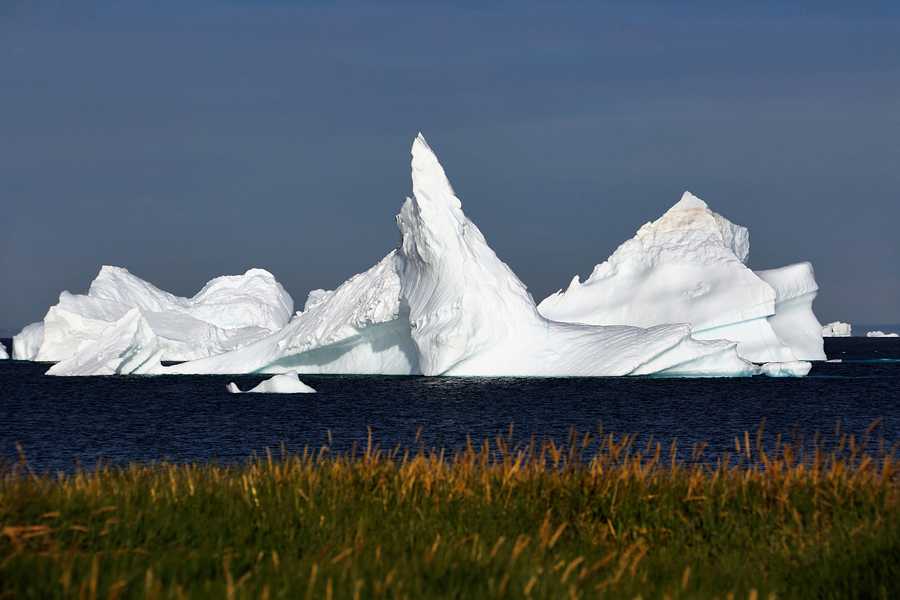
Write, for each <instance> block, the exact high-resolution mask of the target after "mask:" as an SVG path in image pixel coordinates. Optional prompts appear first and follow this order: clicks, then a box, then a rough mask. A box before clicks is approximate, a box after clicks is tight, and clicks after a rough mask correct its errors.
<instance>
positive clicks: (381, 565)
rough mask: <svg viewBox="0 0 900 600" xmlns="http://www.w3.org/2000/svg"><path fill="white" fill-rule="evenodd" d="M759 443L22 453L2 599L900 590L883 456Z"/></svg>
mask: <svg viewBox="0 0 900 600" xmlns="http://www.w3.org/2000/svg"><path fill="white" fill-rule="evenodd" d="M758 440H759V437H757V443H756V444H755V445H754V447H752V448H751V436H749V435H746V434H745V436H744V439H743V440H740V439H736V440H735V452H734V454H732V455H726V456H724V457H723V458H722V459H719V460H717V461H716V462H715V463H712V464H710V463H703V462H701V461H697V462H693V463H691V464H685V463H682V462H676V459H675V458H674V455H673V454H671V453H670V451H669V450H670V449H669V448H662V447H661V446H660V445H659V444H653V443H649V444H647V445H646V446H645V447H640V448H638V447H636V445H635V443H634V438H633V437H629V436H625V437H623V438H620V439H616V438H615V437H613V436H611V435H601V436H599V437H597V438H592V437H590V436H584V437H580V436H577V435H575V434H573V435H572V436H571V437H570V439H569V440H568V442H567V443H566V444H564V445H561V446H558V445H556V444H555V443H553V442H552V441H544V442H540V443H535V442H531V443H526V444H519V445H515V446H514V445H513V442H512V441H511V439H509V438H507V439H497V440H495V441H494V442H493V443H488V442H485V443H484V444H483V445H480V446H475V447H471V446H470V447H469V448H467V449H465V450H463V451H461V452H459V453H456V454H455V455H454V456H445V455H444V454H443V453H442V452H425V451H421V450H420V451H418V452H415V453H409V452H405V451H399V450H395V451H392V452H382V451H379V450H378V449H377V448H373V447H371V446H370V447H369V448H368V449H366V451H365V452H360V453H358V454H356V455H355V456H353V455H343V456H334V455H332V454H331V453H330V452H329V451H328V450H327V449H323V450H322V451H321V452H318V453H314V454H311V453H309V452H305V453H304V454H302V455H290V454H286V455H279V456H278V457H277V458H272V457H270V456H266V457H265V458H261V459H254V460H252V461H249V462H248V463H246V464H231V465H216V464H204V465H197V464H190V465H185V464H171V463H162V464H155V465H129V466H127V467H122V468H113V467H108V466H106V467H101V468H98V469H95V470H93V471H81V472H78V473H77V474H74V475H68V476H66V475H59V474H57V475H53V476H51V475H44V476H36V475H34V474H32V473H31V472H30V471H29V470H28V468H27V464H26V463H25V462H24V459H20V460H18V461H17V462H16V463H8V464H6V465H5V466H4V467H3V471H2V479H0V597H3V598H7V597H9V598H85V599H91V598H229V599H231V598H301V599H303V598H503V597H505V598H523V597H525V598H528V597H531V598H635V597H642V598H645V599H649V598H720V599H722V600H725V599H726V598H759V599H765V598H770V597H777V598H842V599H844V598H898V597H900V521H898V517H900V494H898V474H900V469H898V468H897V466H896V464H895V462H894V460H893V455H892V453H890V452H884V451H881V452H877V453H876V454H875V455H871V454H869V453H867V450H866V449H865V447H864V446H862V447H861V445H858V444H856V443H855V440H853V439H852V438H847V437H845V438H843V441H841V442H840V443H839V445H838V447H837V448H836V450H835V452H834V453H833V454H832V453H826V452H825V450H824V449H825V446H824V445H821V446H817V447H816V448H815V449H814V450H812V451H811V452H810V453H808V454H806V455H803V456H801V455H799V453H798V452H797V450H796V448H794V447H793V446H790V445H788V446H782V445H781V444H779V445H778V447H777V448H776V449H772V450H771V451H770V453H769V454H765V453H764V452H763V451H762V448H760V446H759V441H758ZM586 449H587V450H591V456H592V457H593V458H592V459H591V460H585V459H583V458H582V456H583V455H584V454H583V453H584V452H585V450H586ZM699 452H702V450H699V449H695V453H694V454H695V455H697V454H698V453H699Z"/></svg>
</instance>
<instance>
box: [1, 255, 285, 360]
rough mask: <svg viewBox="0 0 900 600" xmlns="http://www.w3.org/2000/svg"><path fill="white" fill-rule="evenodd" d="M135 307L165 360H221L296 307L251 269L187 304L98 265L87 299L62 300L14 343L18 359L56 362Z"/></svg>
mask: <svg viewBox="0 0 900 600" xmlns="http://www.w3.org/2000/svg"><path fill="white" fill-rule="evenodd" d="M135 307H136V308H139V309H140V311H141V314H142V315H143V317H144V318H145V319H146V321H147V323H148V324H149V326H150V328H151V330H152V331H153V332H154V333H155V334H156V335H157V337H158V343H159V346H160V348H162V350H163V360H169V361H183V360H193V359H196V358H201V357H205V356H210V355H215V354H221V353H223V352H227V351H229V350H232V349H234V348H237V347H241V346H243V345H246V344H249V343H252V342H254V341H256V340H259V339H262V338H263V337H266V336H268V335H270V334H272V333H273V332H275V331H278V330H279V329H281V328H282V327H284V326H285V325H286V324H287V323H288V322H289V321H290V319H291V314H292V313H293V310H294V303H293V300H292V299H291V297H290V295H288V294H287V292H285V291H284V288H283V287H282V286H281V284H279V283H278V282H277V281H276V280H275V278H274V277H273V276H272V274H271V273H269V272H267V271H264V270H262V269H251V270H249V271H247V272H246V273H245V274H244V275H240V276H225V277H218V278H216V279H213V280H212V281H210V282H209V283H208V284H206V286H205V287H204V288H203V289H202V290H201V291H200V292H199V293H198V294H197V295H195V296H194V297H193V298H181V297H178V296H174V295H172V294H169V293H168V292H164V291H162V290H160V289H158V288H156V287H155V286H153V285H152V284H150V283H148V282H146V281H144V280H142V279H140V278H138V277H135V276H134V275H132V274H131V273H129V272H128V271H127V270H126V269H123V268H119V267H110V266H104V267H103V268H102V269H101V270H100V274H99V275H98V276H97V278H96V279H95V280H94V281H93V283H92V284H91V288H90V291H89V292H88V293H87V295H81V294H78V295H76V294H70V293H69V292H63V293H62V294H60V297H59V302H58V303H57V304H56V305H55V306H53V307H51V308H50V310H49V311H47V315H46V316H45V317H44V320H43V321H42V322H40V323H34V324H32V325H29V326H28V327H26V328H25V329H24V330H23V331H22V332H21V333H20V334H19V335H17V336H16V337H15V338H14V341H13V346H14V354H15V356H16V358H18V359H20V360H36V361H48V362H58V361H62V360H65V359H67V358H70V357H72V356H73V355H74V354H75V350H76V348H77V347H78V345H79V344H80V343H81V342H83V341H84V340H96V339H98V338H99V337H100V335H101V333H103V332H104V331H106V330H107V328H108V327H109V325H110V324H111V323H115V322H116V321H118V320H119V319H121V318H122V317H123V316H124V315H125V314H126V313H128V312H129V310H130V309H132V308H135Z"/></svg>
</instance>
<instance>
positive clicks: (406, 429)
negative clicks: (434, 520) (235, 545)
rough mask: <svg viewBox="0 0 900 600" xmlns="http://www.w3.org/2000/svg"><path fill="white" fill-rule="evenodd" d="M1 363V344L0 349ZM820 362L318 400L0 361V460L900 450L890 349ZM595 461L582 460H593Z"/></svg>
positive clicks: (894, 349)
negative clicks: (842, 443)
mask: <svg viewBox="0 0 900 600" xmlns="http://www.w3.org/2000/svg"><path fill="white" fill-rule="evenodd" d="M6 343H7V347H9V340H6ZM825 350H826V353H827V355H828V358H829V360H830V361H835V360H840V361H841V362H820V363H814V365H813V369H812V371H811V373H810V375H809V376H807V377H802V378H769V377H752V378H736V379H670V378H654V377H633V378H631V377H621V378H620V377H616V378H582V377H573V378H507V377H497V378H429V377H372V376H312V375H308V376H302V377H301V380H302V381H304V382H305V383H307V384H309V385H311V386H312V387H313V388H315V389H316V390H317V392H318V393H316V394H297V395H279V394H230V393H228V392H227V391H226V389H225V386H226V384H228V383H229V382H231V381H234V382H236V383H237V384H238V386H239V387H240V388H241V389H249V388H250V387H252V386H254V385H255V384H257V383H259V382H260V381H262V380H263V379H265V378H266V377H265V376H261V375H238V376H214V375H199V376H190V375H177V376H176V375H173V376H118V377H48V376H46V375H44V372H45V371H46V370H47V368H48V365H47V364H40V363H28V362H19V361H0V457H5V459H6V460H7V461H13V460H17V459H18V449H17V444H18V446H19V447H21V448H22V451H23V452H24V454H25V456H26V457H27V459H28V462H29V464H30V466H31V467H32V469H33V470H34V471H35V472H39V473H40V472H43V471H46V470H50V471H69V472H71V471H73V470H75V469H76V468H78V467H79V466H80V467H87V468H92V467H94V466H96V465H97V464H98V462H100V461H102V462H110V463H114V464H119V465H125V464H127V463H129V462H140V463H150V462H153V461H160V460H163V459H168V460H172V461H188V462H193V461H211V460H217V461H220V462H228V461H243V460H247V459H249V458H250V457H252V456H253V455H254V453H255V454H256V455H258V456H265V454H266V450H267V449H269V450H271V451H272V453H273V454H275V455H280V453H281V451H282V448H285V449H286V450H287V451H288V452H301V453H302V452H303V450H304V448H308V449H309V450H310V451H314V452H319V451H320V450H321V448H322V447H323V446H327V447H328V451H330V452H350V451H352V449H353V447H354V445H356V446H357V448H360V447H361V448H365V445H366V443H367V441H368V438H369V433H370V432H371V439H372V441H373V443H374V444H377V445H378V446H379V447H380V448H382V449H393V448H395V447H397V446H398V445H399V446H401V447H405V448H410V449H415V448H418V447H420V446H422V447H424V448H425V449H432V448H434V449H440V448H443V449H445V450H447V451H448V452H452V451H453V450H454V449H457V448H460V447H461V446H463V445H464V444H465V443H466V442H467V439H468V440H471V441H472V443H482V442H483V441H484V440H485V439H489V440H494V439H495V438H496V437H497V436H502V437H507V436H508V435H509V432H510V426H512V432H513V438H514V439H515V440H516V441H524V442H527V441H528V440H530V439H531V438H532V437H534V438H535V439H537V440H540V439H542V438H543V437H545V436H546V437H550V438H553V439H554V440H555V441H556V442H557V443H560V442H565V441H566V440H567V438H568V436H569V433H570V431H571V430H573V429H574V430H577V431H578V432H580V433H581V434H584V433H585V432H589V433H591V434H592V435H597V434H598V432H599V431H600V430H601V427H602V431H603V433H604V434H610V433H612V434H614V435H615V436H616V438H618V437H619V436H621V435H625V434H637V439H636V441H637V444H638V445H641V444H645V443H647V442H649V441H650V440H651V436H652V439H653V440H654V441H659V442H661V443H662V444H663V446H664V448H666V451H668V448H669V446H670V445H671V444H672V442H673V440H674V441H675V442H676V444H677V448H678V449H679V451H680V453H681V456H682V457H685V458H690V455H691V449H692V447H693V445H694V444H702V443H706V444H707V449H706V451H705V453H704V455H703V458H704V459H706V460H713V461H715V459H716V458H717V457H719V456H721V454H722V453H723V452H726V451H729V452H733V451H734V438H735V436H740V437H741V438H743V434H744V431H749V432H750V434H751V436H753V438H754V439H755V435H756V433H757V431H758V430H759V428H760V426H761V425H763V423H764V427H763V434H762V436H763V437H762V439H763V444H764V445H766V446H768V447H774V444H775V442H776V439H777V438H778V436H781V441H782V442H784V441H789V442H794V443H798V444H803V445H805V446H804V447H806V448H809V447H810V444H812V443H813V442H814V441H815V440H817V439H818V440H821V438H822V436H825V438H826V441H825V443H826V444H830V443H831V441H833V440H834V439H835V433H836V432H839V433H840V434H843V433H848V434H852V435H854V436H855V437H856V439H857V441H858V440H859V439H860V438H861V437H862V436H863V435H864V434H865V431H866V429H867V428H868V427H869V426H870V425H872V424H873V423H874V424H875V425H874V427H872V428H871V439H872V442H871V444H872V446H871V447H872V449H873V450H874V449H876V448H877V443H878V442H879V440H880V441H881V442H883V443H884V444H885V445H886V446H885V447H886V448H888V449H889V448H890V447H891V446H893V445H894V444H897V443H898V442H900V391H898V390H900V340H898V339H897V338H829V339H826V341H825ZM588 453H589V452H588ZM0 461H2V459H0Z"/></svg>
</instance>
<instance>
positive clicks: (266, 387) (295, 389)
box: [225, 371, 316, 394]
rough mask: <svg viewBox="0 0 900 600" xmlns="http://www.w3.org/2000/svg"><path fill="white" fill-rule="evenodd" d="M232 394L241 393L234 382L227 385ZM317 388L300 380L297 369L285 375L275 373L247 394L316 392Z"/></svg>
mask: <svg viewBox="0 0 900 600" xmlns="http://www.w3.org/2000/svg"><path fill="white" fill-rule="evenodd" d="M225 387H226V388H227V389H228V391H229V392H231V393H232V394H240V393H241V389H240V388H239V387H238V386H237V384H235V383H234V382H232V383H229V384H228V385H227V386H225ZM315 392H316V390H314V389H313V388H311V387H310V386H308V385H306V384H305V383H303V382H302V381H300V377H298V376H297V371H288V372H287V373H285V374H284V375H274V376H272V377H270V378H268V379H266V380H265V381H263V382H261V383H260V384H259V385H257V386H256V387H254V388H253V389H249V390H247V392H246V393H247V394H314V393H315Z"/></svg>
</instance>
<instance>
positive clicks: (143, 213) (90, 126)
mask: <svg viewBox="0 0 900 600" xmlns="http://www.w3.org/2000/svg"><path fill="white" fill-rule="evenodd" d="M730 4H731V3H721V2H695V3H679V4H677V5H676V4H675V3H671V2H644V3H641V2H631V1H628V2H621V3H615V2H604V3H599V2H546V3H543V2H542V3H529V2H509V3H504V2H458V3H452V2H444V3H429V4H428V5H426V6H422V5H420V3H413V2H408V3H406V2H396V3H380V2H359V3H339V2H310V3H293V2H239V1H233V2H215V1H211V0H210V1H205V2H199V1H190V0H188V1H185V0H179V1H177V2H176V1H171V2H166V1H155V2H141V1H134V0H127V1H117V2H107V1H102V0H97V1H85V2H77V3H76V2H62V1H59V2H37V1H33V0H27V1H23V2H17V1H10V0H7V1H5V2H3V3H0V330H16V331H17V330H18V329H20V328H21V327H22V326H24V325H26V324H27V323H30V322H32V321H35V320H39V319H41V318H42V317H43V315H44V313H45V312H46V310H47V308H48V307H49V306H51V305H52V304H54V303H55V302H56V298H57V296H58V294H59V292H60V291H62V290H64V289H68V290H70V291H72V292H75V293H83V292H85V291H86V290H87V288H88V286H89V284H90V281H91V280H92V279H93V277H94V276H96V274H97V272H98V271H99V269H100V266H101V265H103V264H111V265H117V266H123V267H126V268H128V269H129V270H130V271H132V272H133V273H134V274H135V275H138V276H139V277H142V278H144V279H147V280H149V281H151V282H153V283H154V284H156V285H158V286H159V287H161V288H163V289H165V290H168V291H171V292H173V293H176V294H179V295H186V296H190V295H193V294H194V293H196V292H197V291H198V290H199V289H200V288H201V287H202V286H203V284H204V283H205V282H206V281H207V280H209V279H211V278H213V277H215V276H218V275H225V274H236V273H242V272H243V271H245V270H246V269H248V268H250V267H262V268H265V269H268V270H270V271H271V272H273V273H274V274H275V276H276V277H277V278H278V279H279V280H280V281H281V282H282V283H283V284H284V286H285V287H286V288H287V290H288V291H289V292H290V293H291V294H292V295H293V296H294V299H295V302H296V303H297V305H298V308H301V307H302V305H303V302H304V301H305V299H306V293H307V292H308V291H309V290H310V289H314V288H320V287H321V288H334V287H335V286H337V285H339V284H340V283H341V282H343V281H344V280H346V279H347V278H348V277H350V276H351V275H353V274H355V273H357V272H360V271H363V270H365V269H367V268H368V267H370V266H372V265H373V264H375V262H376V261H378V260H379V259H380V258H382V257H383V256H384V255H385V254H387V253H388V252H389V251H390V250H391V249H392V248H394V247H395V246H396V244H397V242H398V239H399V236H398V233H397V230H396V226H395V224H394V218H393V217H394V215H395V214H396V212H397V211H398V209H399V207H400V202H401V200H402V199H403V197H404V196H405V195H408V194H409V193H410V189H411V184H410V179H409V160H410V157H409V148H410V145H411V144H412V141H413V138H414V137H415V135H416V134H417V133H418V132H419V131H422V132H423V133H424V134H425V137H426V138H427V139H428V141H429V144H430V145H431V147H432V148H433V149H434V150H435V152H436V153H437V155H438V158H439V159H440V160H441V162H442V163H443V165H444V168H445V169H446V171H447V174H448V176H449V178H450V181H451V183H452V184H453V186H454V188H455V189H456V191H457V193H458V195H459V197H460V199H461V200H462V202H463V208H464V210H465V211H466V213H467V214H468V215H469V217H471V218H472V219H473V220H474V221H475V223H477V224H478V226H479V227H480V228H481V230H482V232H483V233H484V234H485V237H486V238H487V240H488V242H489V243H490V244H491V246H492V247H493V248H494V249H495V250H496V252H497V253H498V255H499V256H500V257H501V259H503V260H504V261H506V262H507V263H508V264H509V265H510V266H511V267H512V269H513V270H514V271H515V272H516V273H517V274H518V275H519V277H520V278H522V280H523V281H524V282H525V283H526V284H527V285H528V286H529V288H530V289H531V291H532V294H533V295H534V297H535V299H536V300H538V301H540V300H541V299H542V298H543V297H545V296H546V295H548V294H549V293H552V292H554V291H556V290H557V289H559V288H561V287H565V286H567V285H568V282H569V280H570V279H571V278H572V277H573V276H574V275H575V274H580V275H581V276H582V278H584V277H586V276H587V275H588V274H589V273H590V271H591V269H592V267H593V265H594V264H596V263H598V262H601V261H602V260H604V259H605V258H606V257H607V256H608V255H609V254H610V253H611V252H612V251H613V250H615V248H616V247H617V246H618V245H619V244H620V243H622V242H624V241H625V240H626V239H628V238H630V237H632V236H633V235H634V233H635V231H636V230H637V229H638V227H640V226H641V225H642V224H643V223H645V222H647V221H650V220H654V219H656V218H657V217H659V216H660V215H661V214H662V213H663V212H664V211H665V210H666V209H667V208H668V207H669V206H671V205H672V204H674V203H675V202H677V201H678V200H679V198H680V197H681V194H682V193H683V192H684V191H685V190H690V191H691V192H693V193H694V194H696V195H697V196H699V197H700V198H702V199H704V200H705V201H706V202H707V203H708V204H709V205H710V207H711V208H712V209H713V210H715V211H717V212H719V213H721V214H722V215H724V216H725V217H727V218H728V219H730V220H732V221H734V222H735V223H739V224H741V225H744V226H746V227H748V228H749V229H750V244H751V246H750V262H749V264H750V266H751V267H752V268H755V269H760V268H772V267H777V266H782V265H785V264H788V263H791V262H798V261H803V260H809V261H811V262H812V263H813V265H814V267H815V269H816V277H817V280H818V282H819V286H820V291H819V297H818V299H817V300H816V304H815V307H814V308H815V311H816V314H817V315H818V317H819V320H820V321H822V322H823V323H825V322H828V321H833V320H838V319H840V320H843V321H849V322H852V323H897V322H900V8H897V7H898V6H900V5H897V4H895V3H888V2H873V3H868V4H867V3H859V2H854V3H849V2H821V1H810V2H801V3H790V2H771V3H762V2H757V3H750V4H748V6H745V7H743V8H734V7H731V6H730Z"/></svg>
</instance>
